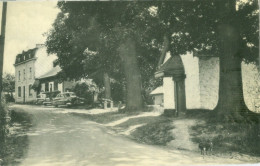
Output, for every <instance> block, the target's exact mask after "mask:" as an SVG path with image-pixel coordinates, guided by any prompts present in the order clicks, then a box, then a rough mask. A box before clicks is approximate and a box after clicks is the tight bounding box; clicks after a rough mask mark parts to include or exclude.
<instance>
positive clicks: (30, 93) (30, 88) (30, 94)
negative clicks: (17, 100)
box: [29, 85, 33, 96]
mask: <svg viewBox="0 0 260 166" xmlns="http://www.w3.org/2000/svg"><path fill="white" fill-rule="evenodd" d="M32 90H33V89H32V85H29V96H32Z"/></svg>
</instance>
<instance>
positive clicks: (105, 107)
mask: <svg viewBox="0 0 260 166" xmlns="http://www.w3.org/2000/svg"><path fill="white" fill-rule="evenodd" d="M104 109H105V110H106V109H107V101H106V100H105V101H104Z"/></svg>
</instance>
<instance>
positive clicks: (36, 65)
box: [14, 44, 71, 103]
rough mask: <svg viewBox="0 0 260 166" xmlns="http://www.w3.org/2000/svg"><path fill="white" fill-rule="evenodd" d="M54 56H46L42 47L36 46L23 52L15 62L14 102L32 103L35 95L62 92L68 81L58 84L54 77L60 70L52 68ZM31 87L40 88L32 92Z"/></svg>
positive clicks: (45, 51)
mask: <svg viewBox="0 0 260 166" xmlns="http://www.w3.org/2000/svg"><path fill="white" fill-rule="evenodd" d="M55 59H57V57H56V55H54V54H48V53H47V50H46V47H45V46H44V45H41V44H38V45H36V47H35V48H33V49H29V50H27V51H23V52H22V53H21V54H18V55H17V56H16V60H15V64H14V67H15V102H16V103H30V102H34V101H35V100H36V98H37V95H38V94H39V93H41V92H46V91H54V89H55V90H57V91H60V92H64V91H65V90H66V88H65V87H66V86H71V83H69V81H68V82H67V81H66V82H61V83H58V82H57V81H54V80H56V79H54V78H55V76H56V75H57V73H58V72H59V71H60V70H61V69H60V68H59V67H53V61H54V60H55ZM33 86H34V87H35V86H40V87H39V89H38V90H34V89H35V88H33Z"/></svg>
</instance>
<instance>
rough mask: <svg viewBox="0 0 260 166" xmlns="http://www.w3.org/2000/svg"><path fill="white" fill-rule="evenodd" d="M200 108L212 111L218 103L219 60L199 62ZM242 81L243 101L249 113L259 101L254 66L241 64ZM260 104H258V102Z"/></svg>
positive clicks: (259, 85)
mask: <svg viewBox="0 0 260 166" xmlns="http://www.w3.org/2000/svg"><path fill="white" fill-rule="evenodd" d="M199 73H200V74H199V77H200V98H201V108H205V109H214V107H215V106H216V104H217V101H218V88H219V58H217V57H213V58H203V57H201V58H200V60H199ZM242 81H243V92H244V100H245V103H246V105H247V107H248V108H249V109H250V110H251V111H260V110H256V109H255V105H257V104H258V103H257V102H259V101H260V100H259V99H260V74H259V72H258V69H257V67H256V66H255V65H254V64H245V63H242ZM259 104H260V102H259Z"/></svg>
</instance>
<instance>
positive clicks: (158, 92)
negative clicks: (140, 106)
mask: <svg viewBox="0 0 260 166" xmlns="http://www.w3.org/2000/svg"><path fill="white" fill-rule="evenodd" d="M150 95H151V96H152V97H153V104H154V105H163V87H162V86H160V87H157V88H156V89H154V90H153V91H152V92H151V93H150Z"/></svg>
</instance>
